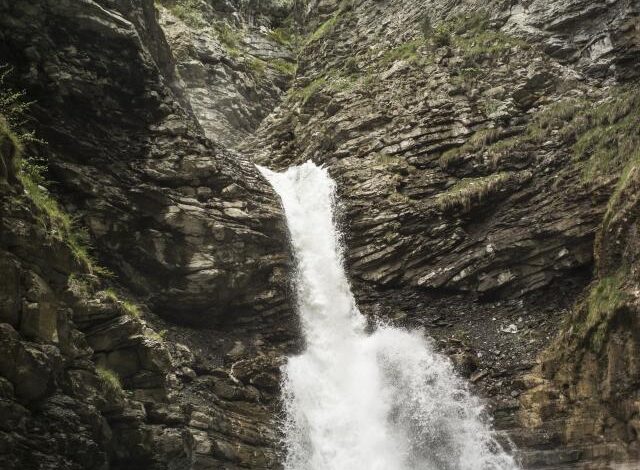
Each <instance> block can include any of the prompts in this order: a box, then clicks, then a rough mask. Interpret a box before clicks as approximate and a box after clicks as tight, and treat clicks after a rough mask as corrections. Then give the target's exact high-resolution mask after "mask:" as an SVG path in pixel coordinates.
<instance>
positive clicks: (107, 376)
mask: <svg viewBox="0 0 640 470" xmlns="http://www.w3.org/2000/svg"><path fill="white" fill-rule="evenodd" d="M96 373H97V374H98V377H100V379H101V380H102V383H104V385H105V387H106V389H107V391H108V392H110V393H113V394H115V395H118V396H123V395H124V390H123V388H122V381H121V380H120V377H118V374H116V373H115V372H114V371H113V370H111V369H107V368H106V367H101V366H98V367H96Z"/></svg>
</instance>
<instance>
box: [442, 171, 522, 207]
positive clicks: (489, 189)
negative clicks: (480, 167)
mask: <svg viewBox="0 0 640 470" xmlns="http://www.w3.org/2000/svg"><path fill="white" fill-rule="evenodd" d="M513 178H514V175H513V174H512V173H506V172H504V173H494V174H491V175H488V176H484V177H481V178H464V179H462V180H460V181H459V182H458V183H456V184H455V185H454V186H453V187H451V188H450V189H449V190H448V191H446V192H444V193H440V194H438V195H437V196H436V198H435V204H436V207H437V208H438V209H440V210H441V211H450V210H462V211H463V212H468V211H469V210H471V207H472V206H473V204H477V203H479V202H481V201H482V200H484V199H486V198H487V197H488V196H489V195H491V194H494V193H496V192H497V191H500V190H501V189H502V188H504V187H505V186H506V184H507V183H508V182H510V181H512V180H513Z"/></svg>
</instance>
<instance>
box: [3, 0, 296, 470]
mask: <svg viewBox="0 0 640 470" xmlns="http://www.w3.org/2000/svg"><path fill="white" fill-rule="evenodd" d="M0 23H1V24H2V27H1V28H0V29H1V30H2V33H1V36H0V62H2V63H5V62H7V63H10V64H11V65H12V66H13V72H12V73H11V75H10V78H8V79H7V80H11V82H12V83H6V82H5V83H3V84H2V85H3V86H7V85H13V86H14V87H15V88H18V87H20V88H25V89H26V91H27V96H28V99H34V100H37V103H36V104H34V105H33V106H32V107H31V109H30V111H29V114H30V118H31V120H30V122H29V125H33V126H36V127H37V134H38V136H39V137H40V138H43V139H45V140H46V141H47V144H46V145H45V146H43V147H34V148H29V149H28V150H29V151H30V152H39V153H41V154H43V155H44V156H46V157H47V160H48V163H49V165H48V166H49V172H48V174H47V177H48V179H50V180H52V182H53V183H52V184H50V185H49V187H50V191H51V192H52V193H51V194H50V193H49V191H47V190H45V189H43V188H41V187H38V183H39V180H37V179H36V180H33V179H31V176H30V174H29V167H27V168H26V169H24V168H23V169H22V170H21V171H22V173H24V174H23V175H22V176H24V178H23V179H22V180H21V181H22V182H21V181H18V179H17V177H16V176H17V175H16V168H17V165H16V163H17V158H16V155H17V154H18V153H19V147H20V146H21V144H20V142H19V138H18V137H16V136H15V135H13V134H12V133H11V132H10V130H8V128H7V126H5V124H4V123H5V119H4V117H0V119H1V122H0V123H1V124H2V125H1V126H0V136H1V139H0V143H1V145H0V151H1V154H2V164H3V165H2V174H1V175H0V176H2V179H1V181H0V184H1V185H2V186H0V204H1V210H0V214H1V221H0V222H1V231H0V235H1V236H0V278H2V280H3V281H2V287H1V290H0V299H1V301H2V306H1V310H0V323H1V325H0V353H1V354H2V356H3V360H2V361H1V364H0V376H1V378H0V390H1V400H0V407H1V412H0V413H1V414H2V419H1V421H2V425H1V426H2V427H1V430H0V431H1V434H0V467H2V468H7V469H13V468H16V469H18V468H20V469H24V468H42V469H49V468H50V469H54V468H55V469H78V468H86V469H100V468H123V469H124V468H149V469H153V468H274V467H277V465H278V464H277V462H278V460H279V459H278V457H277V445H276V442H277V436H276V434H275V432H276V431H275V429H276V426H275V425H274V423H273V420H274V415H275V408H276V405H277V404H276V401H275V396H276V394H277V385H278V377H277V375H278V367H279V364H280V361H281V357H282V356H283V353H284V351H288V350H290V349H291V347H292V346H294V344H293V343H294V342H295V341H296V333H295V332H296V328H295V324H294V322H293V321H292V319H293V309H292V308H291V307H290V304H289V300H288V297H289V295H288V291H289V286H288V281H287V277H286V272H287V271H288V269H289V253H288V249H287V237H286V229H285V225H284V221H283V218H282V213H281V210H280V207H279V203H278V201H277V197H276V195H275V193H273V191H272V190H271V188H270V186H269V185H268V184H267V183H266V182H265V181H264V180H263V179H262V177H261V176H260V175H259V173H258V172H257V170H256V169H255V168H254V166H253V165H252V164H251V163H250V162H249V161H248V159H247V158H246V157H243V156H241V155H238V154H236V153H234V152H232V151H231V150H228V149H225V148H223V147H221V146H219V145H218V144H217V143H215V142H212V141H210V140H209V139H207V138H206V137H205V136H204V134H203V132H202V130H201V127H202V126H200V124H199V123H198V122H197V121H196V120H195V119H194V117H193V116H194V114H193V111H192V109H191V104H190V102H189V100H188V96H187V94H186V92H185V90H184V89H183V88H181V83H180V79H179V73H178V70H177V69H176V68H175V61H174V58H173V53H172V52H171V50H170V49H169V47H168V44H167V42H166V40H165V36H164V33H163V31H162V30H161V29H160V26H159V23H158V21H157V11H156V8H155V5H154V4H153V2H152V1H150V0H148V1H143V2H139V1H136V2H128V1H101V2H94V1H83V2H53V1H38V2H0ZM5 91H6V90H4V89H3V90H2V92H5ZM5 111H6V110H5V109H4V108H3V109H2V112H5ZM25 153H26V150H25ZM22 176H21V178H22ZM54 192H55V194H53V193H54ZM55 198H57V199H59V200H61V201H62V202H63V204H64V206H63V207H61V206H59V205H58V204H56V203H55V202H54V199H55ZM65 210H66V211H69V212H72V213H73V214H74V215H76V216H78V219H79V221H78V222H77V223H76V222H72V220H71V218H69V216H66V215H65ZM76 224H78V225H83V226H86V227H87V228H88V235H89V236H90V238H91V242H92V244H93V245H94V247H95V250H94V252H96V253H97V254H98V257H99V258H100V262H101V263H102V262H104V264H105V265H107V266H108V268H109V269H110V270H112V271H113V272H114V273H115V274H116V276H117V278H116V277H114V278H109V277H107V278H104V277H103V276H102V274H101V273H102V272H103V271H104V269H99V268H98V267H96V262H95V261H93V260H91V258H90V257H89V256H88V254H87V250H88V249H87V248H86V247H85V246H83V239H84V238H85V237H84V236H83V235H82V232H79V233H74V232H75V231H76V230H77V229H76V228H74V226H75V225H76ZM116 279H117V282H118V283H119V286H111V287H110V285H112V284H115V283H116ZM114 287H115V289H114ZM127 291H129V293H133V294H135V296H136V298H137V299H138V300H139V301H143V302H144V303H140V304H138V303H137V302H135V301H133V300H130V299H129V298H128V294H129V293H128V292H127ZM145 305H148V306H150V307H151V308H152V309H153V312H152V311H150V310H149V309H148V308H147V307H146V306H145ZM154 312H157V313H159V314H160V316H158V315H156V314H155V313H154ZM179 325H198V328H197V329H191V328H189V327H188V326H179Z"/></svg>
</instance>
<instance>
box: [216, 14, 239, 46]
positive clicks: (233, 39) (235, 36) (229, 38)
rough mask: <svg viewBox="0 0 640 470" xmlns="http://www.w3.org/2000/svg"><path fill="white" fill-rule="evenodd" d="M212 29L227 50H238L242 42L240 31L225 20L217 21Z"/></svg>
mask: <svg viewBox="0 0 640 470" xmlns="http://www.w3.org/2000/svg"><path fill="white" fill-rule="evenodd" d="M213 29H214V30H215V32H216V35H217V36H218V39H219V40H220V43H221V44H222V45H223V46H225V48H226V49H227V50H228V51H235V52H239V51H238V48H239V46H240V43H241V42H242V38H243V34H242V32H241V31H239V30H237V29H235V28H232V27H231V26H229V25H228V24H227V23H225V22H222V21H221V22H218V23H215V24H214V25H213Z"/></svg>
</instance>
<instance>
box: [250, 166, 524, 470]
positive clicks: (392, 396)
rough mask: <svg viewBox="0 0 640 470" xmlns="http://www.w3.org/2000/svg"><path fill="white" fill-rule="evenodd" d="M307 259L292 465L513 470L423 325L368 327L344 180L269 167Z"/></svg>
mask: <svg viewBox="0 0 640 470" xmlns="http://www.w3.org/2000/svg"><path fill="white" fill-rule="evenodd" d="M259 169H260V171H261V172H262V174H263V175H264V176H265V177H266V178H267V179H268V180H269V182H270V183H271V184H272V186H273V188H274V189H275V191H276V192H277V193H278V194H279V195H280V197H281V199H282V204H283V207H284V211H285V214H286V217H287V224H288V226H289V230H290V234H291V241H292V245H293V249H294V252H295V256H296V261H297V272H296V291H297V300H298V309H299V314H300V319H301V323H302V329H303V333H304V336H305V341H306V343H305V344H306V349H305V351H304V352H303V353H302V354H300V355H298V356H294V357H291V358H289V360H288V362H287V364H286V366H285V367H284V370H283V377H284V378H283V384H282V385H283V394H284V396H283V398H284V406H285V411H286V418H285V422H284V440H285V442H284V445H285V448H286V451H287V456H286V461H285V468H286V469H287V470H418V469H419V470H513V469H517V468H518V466H517V464H516V463H515V461H514V460H513V458H512V457H510V456H509V455H508V454H506V453H505V452H504V451H503V450H502V448H501V446H500V445H499V444H498V443H497V442H496V440H495V438H494V436H493V433H492V431H491V429H490V427H489V426H488V425H487V424H486V422H485V420H484V419H483V407H482V404H481V402H480V401H479V400H478V399H477V398H476V397H474V396H473V395H471V394H470V393H469V391H468V389H467V388H466V385H465V383H464V381H463V380H461V379H460V378H458V377H457V375H456V374H455V372H454V370H453V367H452V365H451V363H450V361H449V360H448V359H447V358H446V357H444V356H442V355H440V354H438V353H437V352H435V350H434V348H433V346H432V345H431V343H430V341H429V340H427V339H426V338H425V337H424V335H423V334H422V333H421V332H420V331H407V330H404V329H400V328H394V327H391V326H388V325H382V324H381V325H378V326H377V327H376V329H375V331H374V332H373V333H367V332H366V331H365V320H364V318H363V316H362V315H361V314H360V312H359V311H358V308H357V306H356V303H355V301H354V298H353V295H352V293H351V289H350V286H349V282H348V279H347V276H346V273H345V270H344V268H343V256H342V247H341V243H340V234H339V232H338V230H337V229H336V225H335V220H334V207H335V197H336V196H335V182H334V181H333V180H332V179H331V178H330V177H329V174H328V172H327V171H326V169H323V168H320V167H318V166H316V165H314V164H313V163H312V162H307V163H305V164H303V165H300V166H297V167H292V168H290V169H289V170H287V171H286V172H284V173H275V172H272V171H270V170H268V169H266V168H261V167H259Z"/></svg>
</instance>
